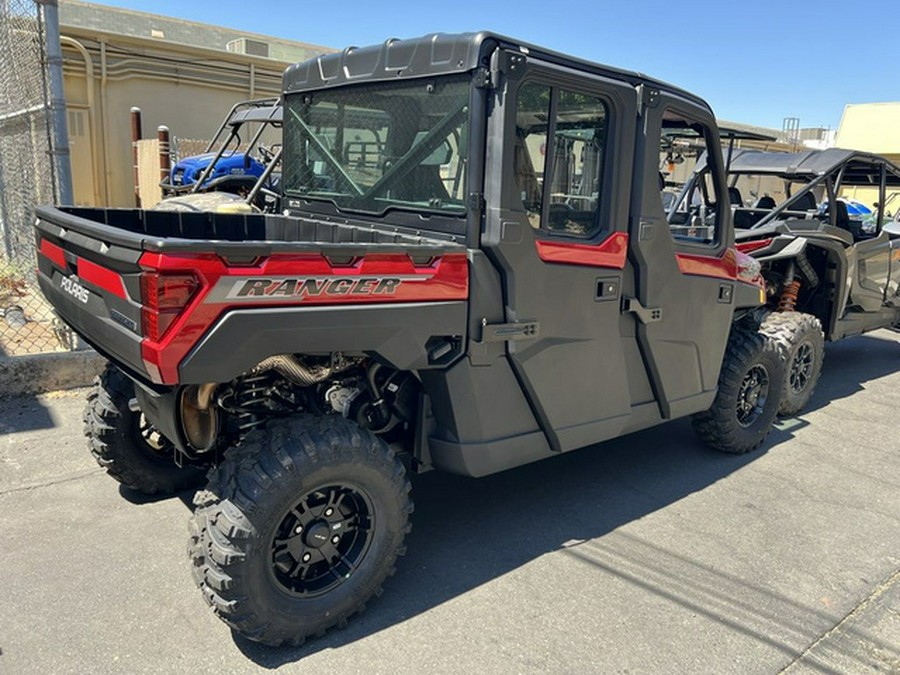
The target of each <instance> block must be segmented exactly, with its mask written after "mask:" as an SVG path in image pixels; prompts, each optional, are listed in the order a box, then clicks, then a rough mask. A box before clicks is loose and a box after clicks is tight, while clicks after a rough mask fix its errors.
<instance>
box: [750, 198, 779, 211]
mask: <svg viewBox="0 0 900 675" xmlns="http://www.w3.org/2000/svg"><path fill="white" fill-rule="evenodd" d="M753 208H754V209H774V208H775V200H774V199H773V198H772V197H770V196H769V195H763V196H762V197H760V198H759V199H757V200H756V204H754V205H753Z"/></svg>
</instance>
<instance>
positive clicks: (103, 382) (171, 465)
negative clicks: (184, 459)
mask: <svg viewBox="0 0 900 675" xmlns="http://www.w3.org/2000/svg"><path fill="white" fill-rule="evenodd" d="M133 398H134V384H133V383H132V382H131V380H130V379H128V377H126V376H125V374H124V373H122V371H120V370H119V369H118V368H116V367H115V366H113V365H112V364H108V365H107V366H106V368H105V369H104V371H103V373H102V374H101V375H100V377H99V378H97V380H96V381H95V387H94V390H93V391H92V392H91V393H90V394H89V395H88V402H87V406H86V407H85V409H84V435H85V436H87V439H88V445H89V447H90V449H91V454H93V455H94V459H96V460H97V463H98V464H99V465H100V466H102V467H103V468H104V469H106V473H108V474H109V475H110V476H112V477H113V478H115V479H116V480H117V481H119V482H120V483H122V485H124V486H126V487H129V488H131V489H132V490H137V491H138V492H143V493H144V494H151V495H152V494H174V493H176V492H180V491H181V490H186V489H188V488H194V487H197V486H198V485H200V484H202V482H203V480H204V478H205V476H204V471H203V470H202V469H201V468H199V467H195V466H184V467H180V466H178V465H177V464H175V460H174V448H173V446H172V443H171V442H170V441H169V440H168V439H167V438H165V437H164V436H162V435H161V434H160V433H159V432H158V431H156V429H155V428H154V427H153V425H152V424H150V423H149V422H148V421H147V418H146V417H145V416H144V414H143V413H141V412H140V411H133V410H131V408H130V407H129V402H130V401H131V399H133Z"/></svg>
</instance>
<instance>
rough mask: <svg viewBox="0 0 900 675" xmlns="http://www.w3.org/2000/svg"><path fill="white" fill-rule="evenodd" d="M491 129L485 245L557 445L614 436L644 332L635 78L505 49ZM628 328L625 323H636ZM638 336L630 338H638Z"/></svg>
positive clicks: (518, 364) (635, 394)
mask: <svg viewBox="0 0 900 675" xmlns="http://www.w3.org/2000/svg"><path fill="white" fill-rule="evenodd" d="M494 58H495V63H494V71H495V72H500V73H501V74H502V82H501V83H500V86H499V88H498V89H497V90H495V92H494V96H493V109H492V111H491V114H490V118H489V122H488V130H487V138H488V143H487V153H486V177H485V204H486V210H485V220H484V230H483V232H482V245H483V248H484V250H485V251H486V252H487V254H488V256H489V257H490V259H491V260H492V262H493V263H494V265H495V266H496V267H497V268H498V270H499V272H500V274H501V277H502V279H503V286H504V301H505V315H506V316H505V323H504V324H502V325H486V326H484V327H483V330H484V335H483V336H482V337H483V339H485V340H490V339H498V338H499V339H504V340H505V344H506V352H507V358H508V359H509V361H510V363H511V365H512V367H513V370H514V372H515V375H516V377H517V379H518V381H519V384H520V386H521V387H522V389H523V391H524V392H525V394H526V396H527V398H528V400H529V403H530V405H531V408H532V410H533V412H534V414H535V416H536V417H537V419H538V420H539V422H540V424H541V427H542V428H543V430H544V432H545V434H546V435H547V439H548V441H549V444H550V447H551V448H553V449H554V450H556V451H564V450H569V449H573V448H577V447H581V446H584V445H587V444H590V443H594V442H596V441H599V440H603V439H605V438H610V437H612V436H616V435H618V434H619V433H621V431H622V430H623V429H624V428H625V426H626V424H627V423H628V420H629V416H630V411H631V405H632V401H633V400H634V399H635V398H644V399H646V398H647V397H651V398H652V394H651V393H650V392H649V389H648V387H647V384H646V380H645V381H644V383H643V385H642V386H641V385H638V386H636V387H633V386H632V382H631V381H630V378H629V368H628V366H627V362H628V361H629V360H631V361H635V360H637V361H638V362H639V358H640V357H639V355H638V354H637V350H636V345H635V343H634V340H633V339H631V340H627V341H623V339H622V336H621V332H622V330H623V328H622V313H621V308H620V302H621V298H622V297H623V295H624V294H626V293H629V292H631V288H632V279H631V276H630V272H629V267H628V265H627V239H628V233H627V228H628V195H629V192H630V182H631V175H632V166H633V148H634V133H635V116H636V98H635V91H634V88H633V87H632V86H631V85H630V84H628V83H625V82H621V81H618V80H616V79H615V78H614V77H612V76H610V77H604V76H601V75H599V74H598V75H588V74H585V73H582V72H576V71H574V70H572V69H570V68H566V67H563V66H558V65H554V64H551V63H546V62H542V61H540V60H539V59H536V58H533V57H530V56H526V55H524V54H521V53H518V52H508V51H499V52H497V53H496V54H495V55H494ZM626 330H627V328H626ZM628 345H630V348H629V346H628Z"/></svg>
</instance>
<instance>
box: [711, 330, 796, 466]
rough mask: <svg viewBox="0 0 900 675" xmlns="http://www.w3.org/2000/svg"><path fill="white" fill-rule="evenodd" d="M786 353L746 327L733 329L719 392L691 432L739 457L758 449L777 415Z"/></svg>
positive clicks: (720, 376) (713, 445) (714, 446)
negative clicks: (693, 431)
mask: <svg viewBox="0 0 900 675" xmlns="http://www.w3.org/2000/svg"><path fill="white" fill-rule="evenodd" d="M785 358H786V357H785V353H784V350H783V349H782V348H781V347H780V346H779V345H778V344H777V343H776V342H774V341H773V340H770V339H767V338H766V337H765V336H764V335H762V334H760V333H759V332H757V331H755V330H751V329H749V328H744V327H739V326H735V327H734V328H732V332H731V336H730V337H729V339H728V346H727V347H726V349H725V357H724V360H723V362H722V371H721V373H720V375H719V390H718V392H717V393H716V398H715V400H714V401H713V404H712V407H710V409H709V410H707V411H705V412H702V413H698V414H697V415H694V429H695V430H696V432H697V434H698V435H699V436H700V438H701V439H702V440H703V441H704V442H705V443H706V444H707V445H710V446H711V447H713V448H715V449H716V450H721V451H722V452H728V453H731V454H743V453H745V452H750V451H751V450H755V449H756V448H758V447H759V446H760V444H761V443H762V442H763V440H764V439H765V438H766V436H767V435H768V434H769V431H770V430H771V429H772V423H773V422H774V421H775V416H776V415H777V413H778V408H779V406H780V403H781V395H782V383H783V380H784V372H785Z"/></svg>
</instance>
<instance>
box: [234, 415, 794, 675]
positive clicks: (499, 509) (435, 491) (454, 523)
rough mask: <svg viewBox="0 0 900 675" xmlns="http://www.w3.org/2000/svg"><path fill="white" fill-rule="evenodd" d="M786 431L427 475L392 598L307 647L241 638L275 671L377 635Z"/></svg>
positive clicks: (659, 442) (670, 495)
mask: <svg viewBox="0 0 900 675" xmlns="http://www.w3.org/2000/svg"><path fill="white" fill-rule="evenodd" d="M790 436H791V432H790V431H785V430H780V429H776V430H774V431H773V432H772V434H771V435H770V436H769V438H768V439H767V440H766V442H765V444H764V445H763V447H762V448H761V449H760V450H757V451H755V452H752V453H749V454H747V455H740V456H734V455H725V454H719V453H717V452H715V451H713V450H709V449H707V448H705V447H704V446H703V445H701V443H700V442H699V441H698V440H697V439H696V437H695V436H694V434H693V431H692V429H691V425H690V422H689V421H687V420H679V421H676V422H672V423H670V424H666V425H663V426H661V427H656V428H653V429H649V430H646V431H642V432H639V433H636V434H632V435H630V436H626V437H623V438H620V439H616V440H614V441H609V442H607V443H603V444H599V445H596V446H592V447H590V448H585V449H582V450H579V451H576V452H573V453H568V454H565V455H562V456H560V457H558V458H554V459H550V460H546V461H543V462H538V463H537V464H532V465H529V466H525V467H521V468H518V469H514V470H511V471H506V472H503V473H500V474H496V475H494V476H489V477H487V478H482V479H478V480H475V479H467V478H462V477H458V476H453V475H448V474H441V473H437V472H435V473H429V474H425V475H423V476H420V477H416V478H414V480H413V497H414V500H415V502H416V511H415V513H414V515H413V531H412V533H411V534H410V536H409V537H408V539H407V544H408V554H407V555H406V556H405V557H403V558H401V560H400V562H399V565H398V569H397V574H396V575H395V577H394V578H393V579H391V580H389V582H388V583H387V584H386V587H385V593H384V595H383V596H382V597H381V598H379V599H377V600H376V601H373V602H372V603H371V607H370V609H369V611H367V612H366V613H365V614H363V615H361V616H359V617H356V618H355V619H354V620H353V621H351V622H350V624H349V625H348V627H347V628H345V629H343V630H337V631H332V632H329V633H327V634H326V635H325V636H324V637H322V638H319V639H313V640H310V641H309V642H308V643H307V644H306V645H304V646H302V647H300V648H296V649H294V648H281V649H272V648H270V647H265V646H262V645H259V644H256V643H253V642H250V641H248V640H246V639H244V638H243V637H241V636H239V635H237V634H234V640H235V643H236V645H237V646H238V648H239V649H240V650H241V651H242V652H243V653H244V654H245V655H246V656H247V657H248V658H249V659H251V660H252V661H254V662H255V663H256V664H258V665H260V666H263V667H266V668H276V667H279V666H281V665H283V664H285V663H289V662H293V661H297V660H300V659H302V658H304V657H306V656H308V655H310V654H313V653H316V652H318V651H321V650H323V649H334V648H338V647H341V646H343V645H346V644H349V643H352V642H354V641H356V640H359V639H362V638H365V637H367V636H370V635H372V634H375V633H377V632H379V631H381V630H384V629H387V628H389V627H391V626H393V625H395V624H399V623H402V622H403V621H406V620H407V619H410V618H411V617H414V616H416V615H418V614H420V613H422V612H426V611H428V610H429V609H432V608H434V607H436V606H438V605H440V604H442V603H444V602H447V601H448V600H451V599H453V598H455V597H457V596H459V595H462V594H464V593H466V592H467V591H470V590H472V589H474V588H476V587H478V586H480V585H482V584H484V583H487V582H489V581H491V580H492V579H495V578H497V577H500V576H502V575H504V574H507V573H508V572H511V571H512V570H515V569H516V568H518V567H520V566H522V565H525V564H527V563H528V562H530V561H532V560H534V559H536V558H538V557H540V556H542V555H544V554H546V553H550V552H553V551H559V550H560V549H563V548H568V547H570V546H571V545H572V544H573V543H577V542H590V543H596V542H592V541H591V540H596V539H598V538H600V537H602V536H603V535H607V534H608V533H611V532H612V531H613V530H615V529H616V528H618V527H619V526H621V525H623V524H625V523H628V522H631V521H634V520H637V519H639V518H641V517H643V516H645V515H647V514H649V513H652V512H654V511H656V510H658V509H660V508H663V507H665V506H667V505H669V504H672V503H673V502H676V501H678V500H680V499H682V498H684V497H686V496H687V495H690V494H691V493H693V492H696V491H698V490H702V489H703V488H705V487H707V486H709V485H711V484H712V483H715V482H716V481H718V480H720V479H722V478H724V477H725V476H727V475H729V474H731V473H732V472H734V471H737V470H738V469H740V468H741V467H743V466H745V465H747V464H748V463H750V462H752V461H754V460H756V459H758V458H759V457H760V456H761V455H762V454H764V453H765V452H767V451H769V450H770V449H772V448H774V447H776V446H777V445H778V444H779V443H782V442H783V441H785V440H787V439H788V438H790Z"/></svg>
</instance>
